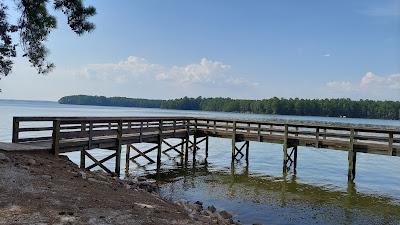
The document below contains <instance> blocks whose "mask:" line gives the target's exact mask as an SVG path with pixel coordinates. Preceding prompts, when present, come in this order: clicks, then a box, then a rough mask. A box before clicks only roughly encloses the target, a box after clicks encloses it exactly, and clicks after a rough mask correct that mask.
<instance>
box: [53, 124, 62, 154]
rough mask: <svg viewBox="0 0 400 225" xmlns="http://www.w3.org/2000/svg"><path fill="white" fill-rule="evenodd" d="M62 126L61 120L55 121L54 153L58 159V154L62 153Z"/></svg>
mask: <svg viewBox="0 0 400 225" xmlns="http://www.w3.org/2000/svg"><path fill="white" fill-rule="evenodd" d="M60 126H61V125H60V120H54V121H53V134H52V139H53V144H52V152H53V154H54V155H55V156H56V157H58V154H59V152H60Z"/></svg>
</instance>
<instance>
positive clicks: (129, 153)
mask: <svg viewBox="0 0 400 225" xmlns="http://www.w3.org/2000/svg"><path fill="white" fill-rule="evenodd" d="M130 155H131V145H129V144H128V145H126V157H125V174H126V175H128V174H129V159H130V158H131V156H130Z"/></svg>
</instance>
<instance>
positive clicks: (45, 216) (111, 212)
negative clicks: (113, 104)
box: [0, 151, 209, 225]
mask: <svg viewBox="0 0 400 225" xmlns="http://www.w3.org/2000/svg"><path fill="white" fill-rule="evenodd" d="M0 224H1V225H3V224H27V225H28V224H29V225H32V224H43V225H44V224H93V225H102V224H121V225H124V224H157V225H161V224H209V223H208V222H204V221H203V222H201V221H195V220H193V219H191V217H189V216H188V214H187V212H186V211H185V210H184V209H183V208H182V207H181V206H178V205H176V204H173V203H169V202H166V201H164V200H163V199H161V198H160V197H158V195H156V194H152V193H149V192H147V191H144V190H142V189H140V188H137V187H135V185H134V184H132V186H131V185H129V184H127V183H126V182H122V181H121V180H119V179H114V178H111V177H109V176H105V175H104V174H100V173H91V172H81V171H80V170H79V168H78V167H77V166H76V165H75V164H73V163H72V162H71V161H69V160H68V159H67V158H66V157H63V156H60V158H55V157H53V156H51V155H49V154H46V153H34V154H28V153H23V154H21V153H10V152H1V151H0Z"/></svg>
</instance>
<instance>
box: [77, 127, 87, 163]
mask: <svg viewBox="0 0 400 225" xmlns="http://www.w3.org/2000/svg"><path fill="white" fill-rule="evenodd" d="M81 131H82V132H86V123H81ZM85 151H86V149H85V147H82V148H81V152H80V154H81V157H80V158H81V160H80V164H79V167H80V168H81V169H85V168H86V154H85Z"/></svg>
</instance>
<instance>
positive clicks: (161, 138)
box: [157, 120, 163, 173]
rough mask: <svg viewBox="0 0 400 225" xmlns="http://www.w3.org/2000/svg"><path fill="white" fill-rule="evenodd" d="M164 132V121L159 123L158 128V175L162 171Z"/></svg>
mask: <svg viewBox="0 0 400 225" xmlns="http://www.w3.org/2000/svg"><path fill="white" fill-rule="evenodd" d="M162 132H163V121H162V120H160V121H159V126H158V146H157V173H160V171H161V150H162V140H163V137H162Z"/></svg>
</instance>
